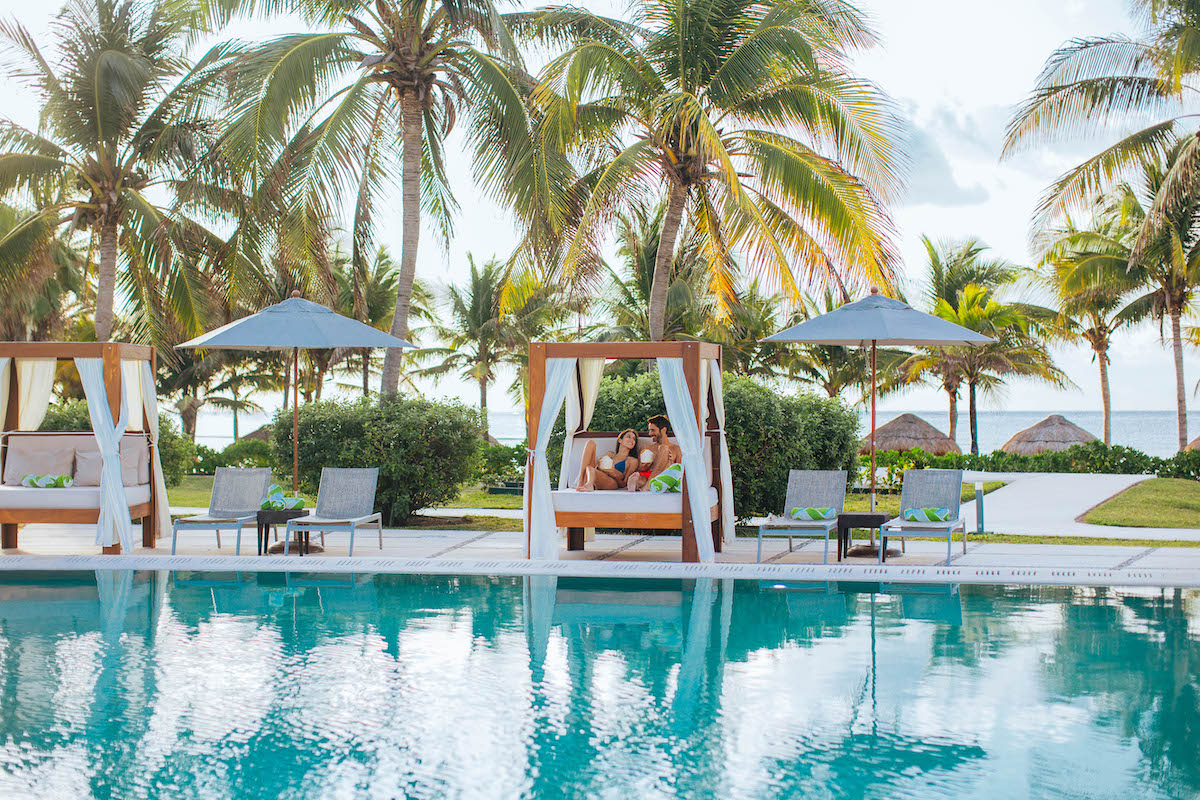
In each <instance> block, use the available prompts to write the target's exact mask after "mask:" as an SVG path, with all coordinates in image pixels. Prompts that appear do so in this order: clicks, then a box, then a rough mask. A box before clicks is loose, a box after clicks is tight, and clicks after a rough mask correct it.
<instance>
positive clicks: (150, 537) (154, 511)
mask: <svg viewBox="0 0 1200 800" xmlns="http://www.w3.org/2000/svg"><path fill="white" fill-rule="evenodd" d="M157 364H158V362H157V361H156V360H155V351H154V349H153V348H151V350H150V374H151V375H156V374H157V373H156V372H155V370H156V369H157ZM140 366H141V365H140V364H139V369H140ZM152 424H153V423H152V422H151V420H150V416H149V415H148V414H147V413H146V400H145V398H143V399H142V430H144V431H145V432H146V445H147V447H149V445H150V437H151V436H152V435H155V434H157V431H151V430H150V426H151V425H152ZM149 455H150V513H149V515H147V516H145V517H142V547H149V548H151V549H153V548H155V547H157V546H158V537H159V536H161V535H162V530H161V529H160V526H159V523H158V499H157V496H156V495H155V491H156V490H157V489H158V478H157V477H156V476H155V474H154V453H152V452H151V453H150V454H149Z"/></svg>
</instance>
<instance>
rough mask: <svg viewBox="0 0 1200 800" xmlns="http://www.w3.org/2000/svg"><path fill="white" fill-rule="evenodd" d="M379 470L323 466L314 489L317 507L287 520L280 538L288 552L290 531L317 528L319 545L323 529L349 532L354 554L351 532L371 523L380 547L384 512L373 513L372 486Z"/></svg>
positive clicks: (351, 553) (373, 495)
mask: <svg viewBox="0 0 1200 800" xmlns="http://www.w3.org/2000/svg"><path fill="white" fill-rule="evenodd" d="M378 482H379V470H378V469H376V468H374V467H371V468H369V469H342V468H336V467H324V468H323V469H322V470H321V486H320V488H318V489H317V508H316V510H315V511H314V512H313V513H312V514H310V515H309V516H307V517H297V518H296V519H292V520H288V524H287V535H286V536H285V537H284V540H283V554H284V555H287V553H288V546H289V544H290V543H291V539H292V532H293V531H303V532H308V531H314V530H316V531H320V533H321V545H322V546H324V544H325V531H349V532H350V555H354V531H355V530H356V529H358V528H361V527H366V526H367V525H371V524H372V523H374V525H375V527H376V529H377V530H378V531H379V549H380V550H382V549H383V515H382V514H378V513H376V512H375V486H376V484H377V483H378Z"/></svg>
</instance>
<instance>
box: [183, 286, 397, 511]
mask: <svg viewBox="0 0 1200 800" xmlns="http://www.w3.org/2000/svg"><path fill="white" fill-rule="evenodd" d="M333 347H358V348H364V347H416V345H414V344H412V343H411V342H406V341H405V340H403V339H398V338H396V337H395V336H392V335H391V334H388V333H384V332H383V331H381V330H379V329H377V328H372V327H371V326H370V325H365V324H363V323H361V322H359V321H358V320H356V319H350V318H349V317H343V316H342V315H341V314H336V313H334V312H333V310H332V309H329V308H327V307H325V306H323V305H320V304H319V303H313V302H310V301H308V300H305V299H303V298H301V297H300V292H298V291H294V292H292V296H291V297H290V298H288V299H287V300H284V301H283V302H282V303H276V304H275V305H273V306H268V307H267V308H264V309H263V310H262V311H259V312H258V313H257V314H251V315H250V316H248V317H242V318H241V319H235V320H234V321H233V322H231V323H229V324H228V325H222V326H221V327H220V328H217V329H216V330H212V331H209V332H208V333H206V334H204V335H203V336H197V337H196V338H195V339H192V340H191V341H190V342H184V343H183V344H180V345H176V348H178V349H183V348H194V349H199V348H203V349H209V348H212V349H214V350H291V351H292V392H293V393H292V491H298V490H299V488H300V487H299V476H298V472H299V467H300V446H299V432H300V430H299V429H300V421H299V420H300V348H304V349H306V350H328V349H330V348H333Z"/></svg>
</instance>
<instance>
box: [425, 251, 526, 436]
mask: <svg viewBox="0 0 1200 800" xmlns="http://www.w3.org/2000/svg"><path fill="white" fill-rule="evenodd" d="M467 259H468V261H469V262H470V265H471V275H470V277H469V278H468V281H467V285H466V286H464V287H462V288H459V287H457V286H451V287H450V288H449V290H448V297H447V299H448V301H449V306H450V322H449V323H448V324H445V323H443V324H438V323H434V324H433V325H431V326H430V330H431V331H433V332H434V333H436V334H437V336H438V338H440V339H441V340H442V341H443V342H444V346H442V347H429V348H423V349H422V350H421V351H419V352H418V353H416V354H415V355H416V356H417V357H418V358H419V359H421V360H437V361H438V363H436V364H434V365H433V366H429V367H425V368H423V369H421V370H419V371H418V374H419V375H423V376H428V377H433V378H440V377H442V376H443V375H447V374H449V373H451V372H457V373H459V374H460V375H462V377H464V378H466V379H469V380H473V381H475V383H476V385H478V387H479V415H480V418H481V423H482V430H481V433H482V435H483V436H484V437H487V435H488V427H487V425H488V415H487V407H488V386H490V385H491V383H492V382H493V381H494V380H495V379H496V369H497V368H498V367H499V366H500V365H502V364H505V363H508V362H510V361H511V359H512V353H513V348H512V347H511V342H512V336H511V335H510V332H509V331H508V326H509V324H510V320H509V319H508V316H507V315H506V314H505V313H504V312H503V309H502V302H501V300H502V298H503V295H504V290H505V284H506V283H507V281H508V269H507V268H506V267H505V266H504V265H503V264H501V263H500V262H499V261H496V260H495V259H493V260H491V261H488V262H487V263H485V264H484V265H483V266H482V267H480V266H479V265H477V264H476V263H475V259H474V258H473V257H472V256H470V255H469V254H468V256H467Z"/></svg>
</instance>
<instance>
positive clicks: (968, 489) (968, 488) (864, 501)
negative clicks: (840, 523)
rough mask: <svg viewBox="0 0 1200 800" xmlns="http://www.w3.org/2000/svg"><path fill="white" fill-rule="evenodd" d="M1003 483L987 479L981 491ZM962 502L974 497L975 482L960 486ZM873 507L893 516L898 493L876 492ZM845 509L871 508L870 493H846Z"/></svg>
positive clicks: (896, 507)
mask: <svg viewBox="0 0 1200 800" xmlns="http://www.w3.org/2000/svg"><path fill="white" fill-rule="evenodd" d="M1003 485H1004V482H1003V481H988V482H987V483H985V484H984V485H983V493H984V494H987V493H988V492H994V491H996V490H997V489H999V488H1000V487H1001V486H1003ZM962 499H963V502H966V501H968V500H974V499H975V484H973V483H964V484H963V486H962ZM875 509H876V510H877V511H879V512H880V513H883V514H891V515H893V516H895V515H896V514H899V513H900V494H899V493H896V494H876V495H875ZM846 510H847V511H850V512H863V511H870V510H871V495H870V494H868V493H866V492H863V493H858V492H855V493H853V494H848V495H846Z"/></svg>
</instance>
